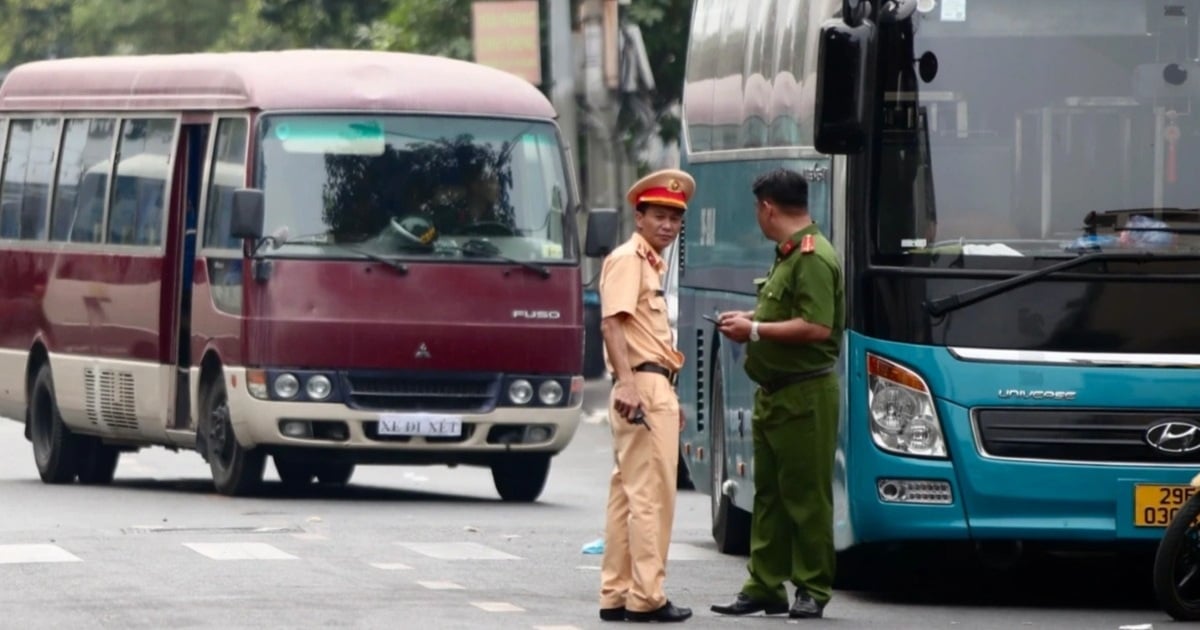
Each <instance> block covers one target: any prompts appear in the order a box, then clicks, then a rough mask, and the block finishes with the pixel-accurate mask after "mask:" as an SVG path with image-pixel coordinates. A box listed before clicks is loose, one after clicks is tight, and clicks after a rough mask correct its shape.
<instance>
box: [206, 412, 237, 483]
mask: <svg viewBox="0 0 1200 630" xmlns="http://www.w3.org/2000/svg"><path fill="white" fill-rule="evenodd" d="M208 444H209V448H210V449H212V453H213V455H214V456H215V457H216V459H217V462H219V463H220V464H221V466H222V467H224V468H228V467H229V465H230V464H232V463H233V450H234V444H233V431H232V430H231V427H230V426H229V402H228V401H227V400H226V398H225V396H224V395H221V396H220V397H219V398H218V399H217V404H216V405H214V406H213V409H212V412H211V414H210V415H209V430H208Z"/></svg>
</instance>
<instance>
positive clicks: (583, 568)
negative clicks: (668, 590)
mask: <svg viewBox="0 0 1200 630" xmlns="http://www.w3.org/2000/svg"><path fill="white" fill-rule="evenodd" d="M671 559H672V560H674V558H671ZM575 568H576V569H579V570H580V571H599V570H600V567H597V566H592V565H590V564H581V565H579V566H577V567H575Z"/></svg>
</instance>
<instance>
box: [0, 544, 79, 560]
mask: <svg viewBox="0 0 1200 630" xmlns="http://www.w3.org/2000/svg"><path fill="white" fill-rule="evenodd" d="M39 562H83V560H82V559H80V558H79V557H77V556H76V555H75V554H73V553H71V552H69V551H67V550H66V549H63V548H62V547H59V546H58V545H48V544H37V545H0V564H35V563H39Z"/></svg>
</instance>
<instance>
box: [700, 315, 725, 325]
mask: <svg viewBox="0 0 1200 630" xmlns="http://www.w3.org/2000/svg"><path fill="white" fill-rule="evenodd" d="M700 317H703V318H704V319H707V320H708V321H710V322H712V323H713V324H715V325H717V326H720V325H721V320H720V319H717V316H716V315H708V314H707V313H705V314H701V315H700Z"/></svg>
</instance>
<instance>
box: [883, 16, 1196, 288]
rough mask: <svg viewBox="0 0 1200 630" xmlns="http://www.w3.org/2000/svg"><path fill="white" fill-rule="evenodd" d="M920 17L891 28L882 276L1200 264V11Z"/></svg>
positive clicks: (887, 38) (886, 34)
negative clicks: (1123, 253)
mask: <svg viewBox="0 0 1200 630" xmlns="http://www.w3.org/2000/svg"><path fill="white" fill-rule="evenodd" d="M918 6H919V7H921V8H920V9H919V10H918V12H916V13H915V14H914V15H913V17H912V20H911V21H907V20H906V21H904V22H902V23H899V24H889V25H885V27H884V29H883V32H882V33H881V35H882V40H881V41H883V42H884V43H883V49H882V52H881V53H880V54H881V58H884V59H886V61H885V62H884V65H883V68H884V77H883V79H882V80H881V84H882V85H883V86H884V87H883V88H882V102H881V105H880V106H881V110H880V113H881V115H880V117H879V119H878V120H879V124H880V130H881V132H882V145H881V154H880V156H881V162H880V164H879V173H880V180H879V186H880V187H879V189H878V195H877V197H876V199H877V201H876V203H875V206H876V207H875V208H874V209H873V214H874V229H873V230H872V236H873V240H874V246H873V248H872V249H873V252H874V261H875V262H876V263H877V264H882V265H904V266H934V267H937V266H948V265H953V266H964V265H965V266H968V267H993V268H995V267H1004V268H1021V267H1024V266H1029V265H1031V264H1032V263H1031V262H1022V259H1023V260H1024V261H1032V260H1035V259H1039V258H1057V257H1071V256H1075V255H1078V254H1079V253H1080V252H1083V251H1111V250H1134V251H1144V250H1153V251H1156V252H1162V253H1164V254H1172V253H1182V254H1184V255H1191V254H1197V253H1200V178H1196V177H1194V176H1192V173H1194V172H1195V171H1196V169H1197V168H1198V167H1200V120H1197V117H1198V116H1200V112H1197V110H1196V108H1195V104H1196V102H1197V100H1198V99H1200V65H1198V64H1196V63H1194V62H1193V61H1191V60H1193V59H1195V58H1197V56H1198V54H1197V29H1196V27H1195V23H1196V18H1197V17H1200V2H1197V1H1196V0H1178V1H1175V2H1165V3H1164V2H1129V1H1127V0H1087V1H1085V2H1080V1H1078V0H1065V1H1062V2H1044V1H1042V0H942V1H941V2H937V3H932V2H931V3H920V4H919V5H918ZM910 48H911V50H910ZM902 59H903V60H905V61H901V60H902Z"/></svg>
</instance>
